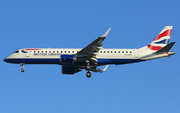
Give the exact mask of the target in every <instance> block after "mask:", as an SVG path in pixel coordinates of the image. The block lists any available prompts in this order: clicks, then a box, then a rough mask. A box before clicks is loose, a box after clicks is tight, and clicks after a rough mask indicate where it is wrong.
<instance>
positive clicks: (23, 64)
mask: <svg viewBox="0 0 180 113" xmlns="http://www.w3.org/2000/svg"><path fill="white" fill-rule="evenodd" d="M20 66H22V69H21V72H24V67H25V63H20Z"/></svg>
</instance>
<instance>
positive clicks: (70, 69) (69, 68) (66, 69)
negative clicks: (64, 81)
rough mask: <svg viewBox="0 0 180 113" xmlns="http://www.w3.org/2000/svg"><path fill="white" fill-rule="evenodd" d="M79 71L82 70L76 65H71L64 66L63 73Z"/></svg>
mask: <svg viewBox="0 0 180 113" xmlns="http://www.w3.org/2000/svg"><path fill="white" fill-rule="evenodd" d="M79 71H82V70H80V69H78V68H76V67H71V66H62V74H74V73H77V72H79Z"/></svg>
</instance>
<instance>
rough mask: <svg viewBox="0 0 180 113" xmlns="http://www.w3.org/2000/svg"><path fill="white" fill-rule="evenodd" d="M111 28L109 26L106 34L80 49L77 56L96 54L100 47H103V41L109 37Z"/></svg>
mask: <svg viewBox="0 0 180 113" xmlns="http://www.w3.org/2000/svg"><path fill="white" fill-rule="evenodd" d="M110 30H111V28H109V29H108V30H107V31H106V33H105V34H104V35H102V36H100V37H98V38H97V39H96V40H94V41H93V42H92V43H90V44H89V45H88V46H86V47H85V48H83V49H82V50H81V51H79V52H78V53H77V54H76V56H79V57H92V56H94V55H96V53H97V52H98V51H99V50H100V49H102V45H103V44H102V42H103V41H104V39H105V38H106V37H107V35H108V33H109V31H110Z"/></svg>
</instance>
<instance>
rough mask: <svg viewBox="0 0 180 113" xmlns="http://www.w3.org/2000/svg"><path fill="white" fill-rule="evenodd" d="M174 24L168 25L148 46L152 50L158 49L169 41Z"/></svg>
mask: <svg viewBox="0 0 180 113" xmlns="http://www.w3.org/2000/svg"><path fill="white" fill-rule="evenodd" d="M172 28H173V26H166V27H164V29H163V30H162V31H161V32H160V33H159V34H158V35H157V36H156V38H155V39H154V40H153V41H152V42H151V43H150V44H149V45H147V47H148V48H149V49H150V50H153V51H158V50H160V49H161V48H163V47H165V46H166V45H167V44H168V43H169V39H170V36H171V31H172Z"/></svg>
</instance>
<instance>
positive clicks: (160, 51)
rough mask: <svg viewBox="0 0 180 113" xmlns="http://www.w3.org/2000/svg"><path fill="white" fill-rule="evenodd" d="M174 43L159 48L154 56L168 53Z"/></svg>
mask: <svg viewBox="0 0 180 113" xmlns="http://www.w3.org/2000/svg"><path fill="white" fill-rule="evenodd" d="M175 43H176V42H171V43H170V44H168V45H166V46H165V47H163V48H161V49H160V50H158V51H156V52H155V53H154V54H160V53H165V52H168V51H169V50H170V49H171V48H172V46H173V45H174V44H175Z"/></svg>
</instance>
